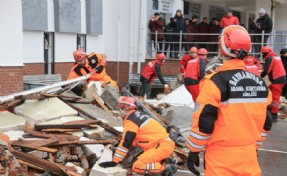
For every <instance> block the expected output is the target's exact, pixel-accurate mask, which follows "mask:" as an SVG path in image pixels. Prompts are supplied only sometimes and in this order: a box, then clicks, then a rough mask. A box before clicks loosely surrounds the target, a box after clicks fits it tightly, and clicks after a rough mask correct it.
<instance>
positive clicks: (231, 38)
mask: <svg viewBox="0 0 287 176" xmlns="http://www.w3.org/2000/svg"><path fill="white" fill-rule="evenodd" d="M219 47H220V54H221V55H223V56H226V57H234V58H236V57H238V58H239V55H240V57H241V58H242V53H244V55H245V56H246V55H247V54H248V52H249V50H250V48H251V38H250V36H249V34H248V32H247V31H246V29H245V28H243V27H241V26H239V25H230V26H227V27H225V28H224V29H223V31H222V33H221V38H220V40H219Z"/></svg>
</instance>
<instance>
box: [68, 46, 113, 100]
mask: <svg viewBox="0 0 287 176" xmlns="http://www.w3.org/2000/svg"><path fill="white" fill-rule="evenodd" d="M73 56H74V60H75V64H74V66H73V67H72V68H71V72H70V74H69V76H68V78H67V80H70V79H74V78H77V77H80V76H85V75H87V74H89V73H92V75H91V77H90V78H89V80H88V81H102V82H103V84H102V87H104V86H105V85H106V84H109V83H111V84H112V85H113V86H115V87H116V88H117V89H118V87H117V83H116V82H115V81H113V80H112V79H111V78H110V77H109V76H108V75H107V73H106V71H105V66H106V56H105V55H101V54H96V53H94V52H93V53H91V54H89V55H87V54H86V53H85V52H84V51H83V50H77V51H74V52H73ZM83 89H84V86H83V85H79V86H77V87H75V88H74V89H72V91H73V92H75V93H76V94H77V95H82V93H83Z"/></svg>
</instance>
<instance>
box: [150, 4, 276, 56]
mask: <svg viewBox="0 0 287 176" xmlns="http://www.w3.org/2000/svg"><path fill="white" fill-rule="evenodd" d="M258 14H259V18H258V19H255V20H254V21H253V23H252V24H250V30H251V31H252V33H258V34H262V31H263V30H264V32H265V33H267V34H268V33H270V32H271V31H272V26H273V24H272V19H271V18H270V17H269V15H268V14H267V13H266V11H265V10H264V9H263V8H261V9H260V10H259V13H258ZM229 25H241V26H243V27H245V26H244V25H243V24H240V22H239V19H238V17H236V16H234V15H233V14H232V10H230V9H227V10H226V11H225V15H224V16H223V17H222V18H221V19H218V18H212V19H211V21H210V22H209V20H208V18H207V17H203V18H202V20H201V21H200V19H199V17H198V16H196V15H194V16H192V18H191V19H190V18H184V17H183V14H182V11H181V10H177V11H176V14H175V16H174V17H172V18H170V21H169V22H166V21H165V20H164V19H163V18H162V17H161V16H160V14H159V13H155V14H154V16H153V17H152V18H151V20H150V21H149V25H148V26H149V29H150V32H151V40H152V43H153V46H154V48H155V50H156V51H157V52H163V53H164V54H165V55H166V56H167V57H171V58H179V57H180V55H181V53H179V51H184V52H185V53H186V52H188V51H189V49H190V48H191V47H193V46H195V47H198V48H206V49H207V50H208V51H209V53H211V55H216V52H217V51H218V43H217V42H218V37H219V35H220V32H221V30H222V29H223V28H224V27H227V26H229ZM180 33H182V34H181V35H180ZM207 34H208V35H207ZM267 40H268V35H266V36H265V37H264V43H266V42H267ZM252 41H253V42H254V43H261V42H262V39H261V36H259V35H257V36H254V37H253V38H252ZM207 42H208V43H207ZM180 43H181V44H180ZM180 46H181V48H180ZM260 47H261V45H260V44H256V45H254V51H253V52H254V53H258V52H259V49H260Z"/></svg>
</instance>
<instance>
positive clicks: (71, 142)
mask: <svg viewBox="0 0 287 176" xmlns="http://www.w3.org/2000/svg"><path fill="white" fill-rule="evenodd" d="M114 142H115V139H102V140H101V139H100V140H88V141H79V140H74V141H64V140H63V141H59V143H57V144H53V145H51V147H52V146H53V147H56V146H62V145H86V144H103V145H106V144H112V143H114Z"/></svg>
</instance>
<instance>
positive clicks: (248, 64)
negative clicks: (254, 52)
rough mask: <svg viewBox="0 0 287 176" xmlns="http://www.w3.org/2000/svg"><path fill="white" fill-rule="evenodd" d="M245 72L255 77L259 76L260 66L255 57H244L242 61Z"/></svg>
mask: <svg viewBox="0 0 287 176" xmlns="http://www.w3.org/2000/svg"><path fill="white" fill-rule="evenodd" d="M243 61H244V64H245V68H246V71H249V72H251V73H254V74H255V75H257V76H260V72H261V71H262V65H261V63H260V62H259V60H258V59H257V58H256V57H253V56H251V55H249V56H247V57H245V58H244V59H243Z"/></svg>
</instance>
